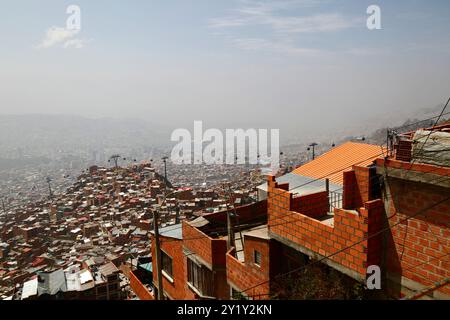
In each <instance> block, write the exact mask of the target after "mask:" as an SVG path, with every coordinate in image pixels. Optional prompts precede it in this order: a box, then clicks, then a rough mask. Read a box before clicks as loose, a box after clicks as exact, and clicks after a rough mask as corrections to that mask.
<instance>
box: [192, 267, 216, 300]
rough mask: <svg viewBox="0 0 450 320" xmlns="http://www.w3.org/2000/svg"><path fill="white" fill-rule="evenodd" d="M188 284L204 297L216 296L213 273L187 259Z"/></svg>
mask: <svg viewBox="0 0 450 320" xmlns="http://www.w3.org/2000/svg"><path fill="white" fill-rule="evenodd" d="M187 267H188V283H189V284H190V285H191V286H192V287H194V288H195V290H196V291H198V293H199V294H200V295H202V296H208V297H212V296H214V290H213V273H212V271H211V270H209V269H208V268H206V267H204V266H201V265H198V264H197V263H195V262H194V261H192V260H191V259H189V258H188V259H187Z"/></svg>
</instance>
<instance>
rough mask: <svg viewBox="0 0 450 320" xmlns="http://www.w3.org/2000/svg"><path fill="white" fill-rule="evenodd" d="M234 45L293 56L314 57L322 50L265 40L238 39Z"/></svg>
mask: <svg viewBox="0 0 450 320" xmlns="http://www.w3.org/2000/svg"><path fill="white" fill-rule="evenodd" d="M233 42H234V44H235V45H236V46H237V47H238V48H241V49H243V50H263V51H271V52H276V53H283V54H287V55H292V56H298V55H310V56H312V55H314V56H317V55H318V54H319V53H321V51H320V50H317V49H311V48H301V47H297V46H295V45H294V44H292V43H290V42H283V41H272V40H268V39H263V38H238V39H234V40H233Z"/></svg>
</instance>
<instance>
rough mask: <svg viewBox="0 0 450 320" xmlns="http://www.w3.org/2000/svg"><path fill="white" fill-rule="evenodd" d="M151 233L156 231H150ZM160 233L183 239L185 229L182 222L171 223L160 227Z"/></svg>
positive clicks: (164, 235)
mask: <svg viewBox="0 0 450 320" xmlns="http://www.w3.org/2000/svg"><path fill="white" fill-rule="evenodd" d="M150 233H151V234H155V232H154V231H153V230H152V231H150ZM159 235H160V236H163V237H168V238H174V239H180V240H181V239H183V230H182V225H181V223H178V224H174V225H170V226H167V227H163V228H159Z"/></svg>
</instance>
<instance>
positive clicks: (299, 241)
mask: <svg viewBox="0 0 450 320" xmlns="http://www.w3.org/2000/svg"><path fill="white" fill-rule="evenodd" d="M283 188H284V189H286V188H285V186H283ZM292 197H293V196H292V194H291V193H290V192H288V191H286V190H283V189H280V188H279V185H278V183H276V181H275V178H274V177H269V178H268V221H269V230H270V232H271V233H272V234H275V235H277V236H278V237H279V238H281V239H284V240H285V242H288V243H291V244H294V245H297V246H298V247H300V248H303V249H306V250H305V251H306V252H307V253H308V254H309V255H312V256H313V257H315V258H320V257H323V256H328V255H331V254H334V253H336V252H337V251H339V250H342V249H344V248H346V247H347V246H351V245H353V244H354V243H356V242H359V243H358V244H356V245H354V246H352V247H351V248H349V249H346V250H345V251H343V252H340V253H338V254H336V255H333V256H332V257H331V258H330V260H331V261H333V262H334V263H336V264H337V265H340V266H342V267H344V268H343V270H344V271H346V273H347V274H349V275H350V276H352V277H354V278H357V279H358V280H362V279H365V278H366V268H367V266H368V265H369V264H378V263H379V261H380V248H379V244H380V240H379V239H378V240H377V241H370V242H369V241H368V240H365V239H367V237H368V236H369V235H370V234H371V233H372V234H373V233H375V232H376V231H378V229H379V228H380V225H381V217H382V215H383V209H384V207H383V203H382V201H381V200H374V201H369V202H366V203H364V206H363V207H362V208H360V209H359V212H358V211H356V210H352V211H349V210H344V209H335V211H334V214H335V216H334V226H329V225H326V224H324V223H322V222H320V221H318V220H316V219H314V218H312V217H309V216H307V215H305V214H303V212H296V211H293V210H292V206H291V203H292ZM318 199H319V200H318V201H322V202H323V201H325V198H321V197H318ZM326 203H328V200H326ZM310 205H311V206H321V205H323V204H321V203H315V204H314V203H311V204H310ZM306 211H307V209H306ZM371 223H373V225H372V227H371V228H370V230H369V224H371ZM378 238H379V237H378Z"/></svg>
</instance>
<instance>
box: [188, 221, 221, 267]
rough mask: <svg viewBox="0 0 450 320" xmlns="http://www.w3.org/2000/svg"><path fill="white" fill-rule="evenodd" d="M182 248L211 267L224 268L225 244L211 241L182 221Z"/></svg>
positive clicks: (214, 240) (219, 240)
mask: <svg viewBox="0 0 450 320" xmlns="http://www.w3.org/2000/svg"><path fill="white" fill-rule="evenodd" d="M183 238H184V239H185V240H184V243H183V245H184V247H186V248H187V249H189V250H190V251H192V252H194V253H195V254H196V255H198V256H199V257H200V258H202V259H203V260H204V261H205V262H207V263H208V264H210V265H211V266H213V265H219V266H225V263H226V262H225V254H226V251H227V242H226V240H223V239H212V238H210V237H209V236H207V235H206V234H204V233H203V232H201V231H200V230H199V229H197V228H195V227H193V226H191V225H190V224H189V223H188V222H186V221H183Z"/></svg>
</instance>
